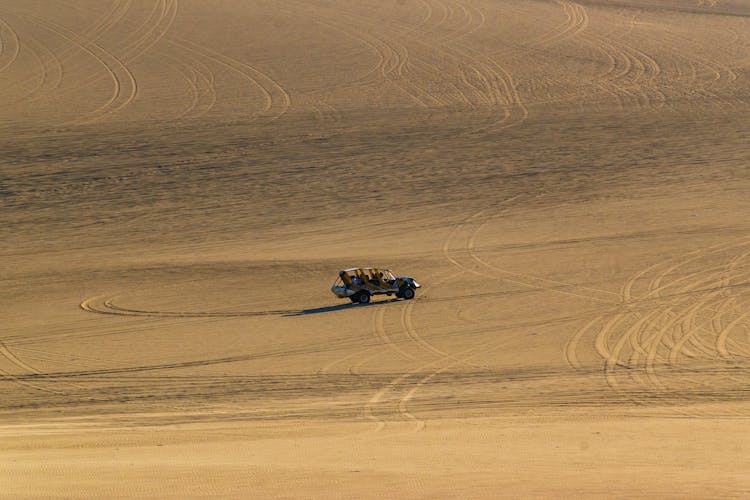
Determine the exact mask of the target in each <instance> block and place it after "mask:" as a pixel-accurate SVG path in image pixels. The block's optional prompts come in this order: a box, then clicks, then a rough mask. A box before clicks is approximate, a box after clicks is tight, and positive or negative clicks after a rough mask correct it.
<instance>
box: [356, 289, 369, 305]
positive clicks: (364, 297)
mask: <svg viewBox="0 0 750 500" xmlns="http://www.w3.org/2000/svg"><path fill="white" fill-rule="evenodd" d="M357 295H358V296H359V298H358V299H357V300H358V301H359V303H360V304H369V303H370V294H369V293H367V292H364V291H363V292H359V293H358V294H357Z"/></svg>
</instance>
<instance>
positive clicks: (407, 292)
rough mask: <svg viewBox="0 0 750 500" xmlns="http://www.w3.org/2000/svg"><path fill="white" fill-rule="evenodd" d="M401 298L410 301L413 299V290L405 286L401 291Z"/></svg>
mask: <svg viewBox="0 0 750 500" xmlns="http://www.w3.org/2000/svg"><path fill="white" fill-rule="evenodd" d="M401 296H402V297H403V298H405V299H406V300H411V299H413V298H414V289H413V288H412V287H410V286H405V287H404V288H403V289H402V290H401Z"/></svg>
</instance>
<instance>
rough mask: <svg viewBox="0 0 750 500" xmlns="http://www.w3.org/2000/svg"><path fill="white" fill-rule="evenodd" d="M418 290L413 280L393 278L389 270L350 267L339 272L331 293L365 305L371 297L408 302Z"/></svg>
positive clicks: (403, 277)
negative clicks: (390, 297) (392, 298)
mask: <svg viewBox="0 0 750 500" xmlns="http://www.w3.org/2000/svg"><path fill="white" fill-rule="evenodd" d="M417 288H420V285H419V283H417V282H416V281H415V280H414V278H410V277H408V276H394V274H393V273H392V272H391V270H390V269H383V268H376V267H352V268H350V269H344V270H343V271H340V272H339V277H338V279H337V280H336V282H335V283H334V284H333V286H332V287H331V291H332V292H333V294H334V295H336V296H337V297H338V298H340V299H349V300H351V301H352V302H354V303H360V304H367V303H368V302H370V298H371V297H372V296H373V295H381V294H385V295H395V296H396V297H398V298H402V299H406V300H410V299H413V298H414V291H415V290H416V289H417Z"/></svg>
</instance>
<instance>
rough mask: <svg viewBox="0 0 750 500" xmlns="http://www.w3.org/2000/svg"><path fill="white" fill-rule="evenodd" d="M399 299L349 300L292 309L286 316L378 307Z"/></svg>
mask: <svg viewBox="0 0 750 500" xmlns="http://www.w3.org/2000/svg"><path fill="white" fill-rule="evenodd" d="M398 301H399V299H388V300H379V301H377V302H370V303H369V304H354V303H352V302H347V303H345V304H337V305H335V306H325V307H315V308H312V309H302V310H299V311H290V312H288V313H286V314H284V316H305V315H307V314H321V313H327V312H336V311H345V310H347V309H357V308H361V307H377V306H380V305H383V304H389V303H391V302H398Z"/></svg>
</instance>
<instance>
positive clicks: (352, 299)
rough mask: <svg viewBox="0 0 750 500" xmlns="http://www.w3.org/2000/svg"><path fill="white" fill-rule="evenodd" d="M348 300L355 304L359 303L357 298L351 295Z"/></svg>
mask: <svg viewBox="0 0 750 500" xmlns="http://www.w3.org/2000/svg"><path fill="white" fill-rule="evenodd" d="M349 300H351V301H352V302H354V303H355V304H356V303H357V302H359V297H357V296H356V295H352V296H351V297H349Z"/></svg>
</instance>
